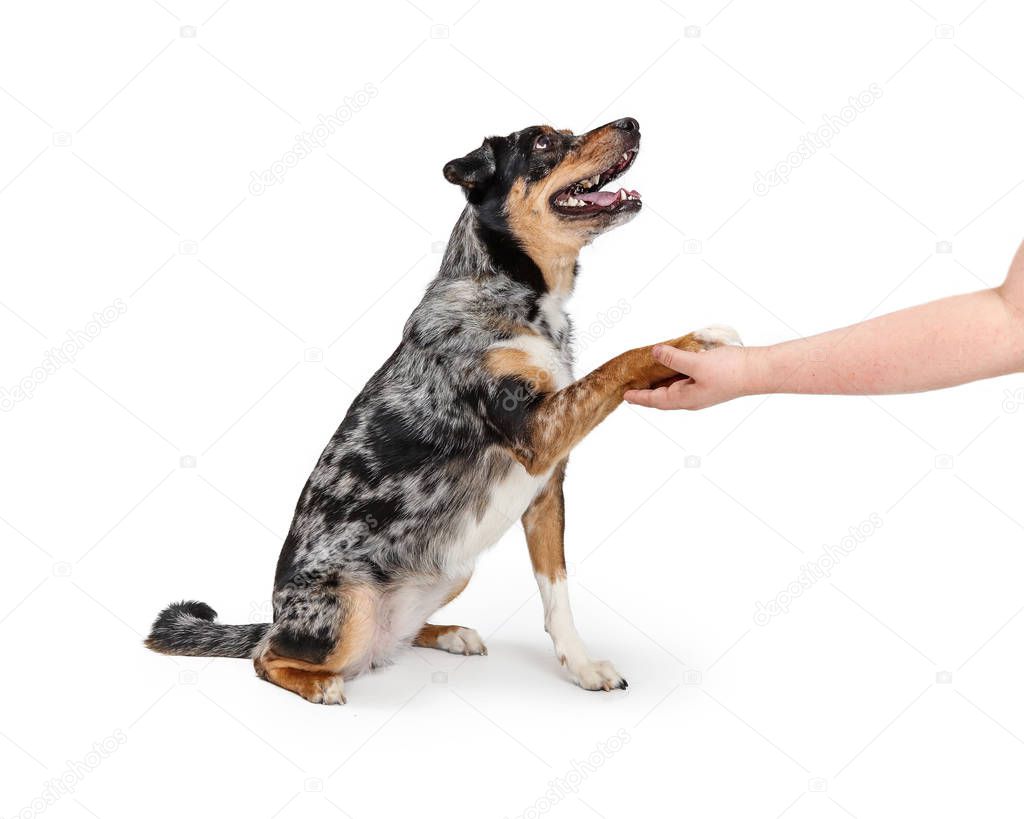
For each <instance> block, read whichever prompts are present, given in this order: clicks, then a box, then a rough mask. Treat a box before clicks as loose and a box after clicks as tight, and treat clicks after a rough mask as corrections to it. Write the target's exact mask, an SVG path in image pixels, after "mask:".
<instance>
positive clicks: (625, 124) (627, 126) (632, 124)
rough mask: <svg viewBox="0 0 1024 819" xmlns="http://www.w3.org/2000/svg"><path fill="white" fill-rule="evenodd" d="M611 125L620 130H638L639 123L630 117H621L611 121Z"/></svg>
mask: <svg viewBox="0 0 1024 819" xmlns="http://www.w3.org/2000/svg"><path fill="white" fill-rule="evenodd" d="M612 125H613V126H614V127H615V128H618V129H620V130H622V131H639V130H640V123H639V122H637V121H636V120H635V119H633V118H632V117H623V118H622V119H617V120H615V122H613V123H612Z"/></svg>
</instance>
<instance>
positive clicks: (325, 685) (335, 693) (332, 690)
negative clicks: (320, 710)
mask: <svg viewBox="0 0 1024 819" xmlns="http://www.w3.org/2000/svg"><path fill="white" fill-rule="evenodd" d="M308 699H309V701H310V702H315V703H318V704H321V705H344V704H345V680H344V679H342V676H341V675H340V674H337V675H335V676H333V677H331V678H330V679H328V680H326V681H324V682H321V683H318V684H317V690H316V691H314V692H313V694H312V696H310V697H308Z"/></svg>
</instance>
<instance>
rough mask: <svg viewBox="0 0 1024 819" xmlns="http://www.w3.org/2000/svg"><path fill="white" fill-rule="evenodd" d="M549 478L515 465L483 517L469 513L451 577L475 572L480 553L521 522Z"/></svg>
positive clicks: (453, 553)
mask: <svg viewBox="0 0 1024 819" xmlns="http://www.w3.org/2000/svg"><path fill="white" fill-rule="evenodd" d="M549 477H550V473H548V474H544V475H531V474H530V473H529V472H527V471H526V470H525V469H524V468H523V466H522V464H520V463H516V462H513V463H512V465H511V467H510V468H509V471H508V473H507V474H506V475H505V477H504V478H502V479H501V480H500V481H498V482H497V483H495V484H494V486H493V487H491V492H490V495H489V497H488V499H487V503H486V505H485V507H484V509H483V514H481V515H477V514H476V512H475V511H472V510H471V511H469V512H467V513H466V517H465V521H464V523H463V526H462V527H461V532H460V534H459V536H458V537H457V540H456V542H454V543H453V544H452V545H451V549H450V551H449V553H448V556H447V560H446V563H447V570H448V574H449V576H451V577H464V576H466V575H468V574H469V573H470V572H472V570H473V565H474V564H475V563H476V559H477V557H479V555H480V553H481V552H482V551H484V550H485V549H487V548H488V547H490V546H493V545H494V544H495V543H497V542H498V540H499V539H500V538H501V536H502V535H503V534H505V532H507V531H508V529H509V528H510V527H511V526H513V525H514V524H516V523H518V522H519V519H520V518H521V517H522V516H523V512H525V511H526V508H527V507H528V506H529V505H530V502H531V501H532V500H533V499H534V498H535V497H536V496H537V493H538V492H540V490H541V489H542V488H543V487H544V485H545V484H546V483H547V482H548V478H549Z"/></svg>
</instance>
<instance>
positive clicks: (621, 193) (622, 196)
mask: <svg viewBox="0 0 1024 819" xmlns="http://www.w3.org/2000/svg"><path fill="white" fill-rule="evenodd" d="M627 196H628V194H627V193H626V190H625V188H619V201H620V202H622V201H623V200H624V199H625V198H626V197H627Z"/></svg>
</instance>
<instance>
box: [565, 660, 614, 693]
mask: <svg viewBox="0 0 1024 819" xmlns="http://www.w3.org/2000/svg"><path fill="white" fill-rule="evenodd" d="M569 676H570V677H572V681H573V682H574V683H576V685H578V686H579V687H580V688H585V689H587V691H614V690H616V689H623V688H628V687H629V683H627V682H626V680H625V679H624V678H623V677H622V675H621V674H619V672H618V671H616V670H615V666H613V665H612V664H611V663H610V662H608V661H607V660H589V661H587V662H585V663H581V664H579V665H577V666H575V667H569Z"/></svg>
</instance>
